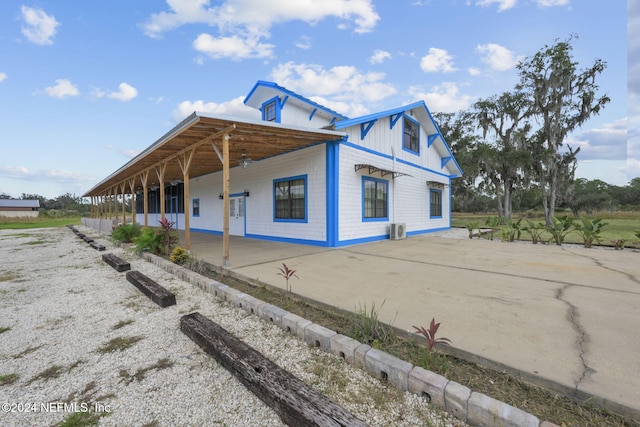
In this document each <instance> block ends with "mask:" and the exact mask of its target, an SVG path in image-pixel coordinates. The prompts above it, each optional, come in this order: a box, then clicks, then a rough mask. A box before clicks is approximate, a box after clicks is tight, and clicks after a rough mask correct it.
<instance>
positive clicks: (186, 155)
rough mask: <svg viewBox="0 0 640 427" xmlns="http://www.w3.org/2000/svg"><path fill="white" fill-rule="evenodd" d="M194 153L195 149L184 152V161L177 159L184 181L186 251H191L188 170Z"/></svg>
mask: <svg viewBox="0 0 640 427" xmlns="http://www.w3.org/2000/svg"><path fill="white" fill-rule="evenodd" d="M195 152H196V150H195V149H194V150H192V151H187V152H185V153H184V159H181V158H180V157H178V163H179V164H180V169H182V177H183V181H184V201H183V204H184V240H185V244H184V245H185V247H186V249H187V250H189V249H191V231H190V230H189V228H190V227H191V223H190V220H189V218H190V217H191V209H190V206H189V168H190V167H191V160H192V159H193V155H194V153H195Z"/></svg>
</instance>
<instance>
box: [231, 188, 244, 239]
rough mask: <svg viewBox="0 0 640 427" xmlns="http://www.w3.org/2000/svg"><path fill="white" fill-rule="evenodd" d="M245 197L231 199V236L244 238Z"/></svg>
mask: <svg viewBox="0 0 640 427" xmlns="http://www.w3.org/2000/svg"><path fill="white" fill-rule="evenodd" d="M244 203H245V199H244V196H237V197H229V234H230V235H232V236H244V212H245V209H244Z"/></svg>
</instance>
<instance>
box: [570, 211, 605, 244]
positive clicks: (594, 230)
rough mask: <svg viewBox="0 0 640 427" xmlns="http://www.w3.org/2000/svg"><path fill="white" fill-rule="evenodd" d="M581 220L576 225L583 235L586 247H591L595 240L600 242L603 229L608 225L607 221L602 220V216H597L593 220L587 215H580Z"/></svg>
mask: <svg viewBox="0 0 640 427" xmlns="http://www.w3.org/2000/svg"><path fill="white" fill-rule="evenodd" d="M580 221H581V222H577V223H576V224H575V225H574V227H575V229H576V231H577V232H578V233H580V235H581V236H582V241H583V243H584V247H585V248H590V247H591V245H593V242H597V243H598V244H600V243H601V241H602V229H603V228H604V227H605V226H606V225H608V223H606V222H602V219H601V218H596V219H594V220H593V221H591V220H589V219H588V218H585V217H580Z"/></svg>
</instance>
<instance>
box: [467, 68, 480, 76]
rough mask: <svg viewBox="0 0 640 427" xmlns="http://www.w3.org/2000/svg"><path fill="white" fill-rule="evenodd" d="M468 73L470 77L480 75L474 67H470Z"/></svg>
mask: <svg viewBox="0 0 640 427" xmlns="http://www.w3.org/2000/svg"><path fill="white" fill-rule="evenodd" d="M468 71H469V75H470V76H479V75H480V73H481V71H480V70H479V69H478V68H476V67H470V68H469V69H468Z"/></svg>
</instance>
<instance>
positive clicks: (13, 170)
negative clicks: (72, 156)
mask: <svg viewBox="0 0 640 427" xmlns="http://www.w3.org/2000/svg"><path fill="white" fill-rule="evenodd" d="M0 176H2V177H3V178H9V179H19V180H23V181H39V182H56V183H76V184H78V183H86V181H87V180H93V179H95V178H93V177H88V176H86V175H82V174H79V173H76V172H70V171H65V170H59V169H38V170H31V169H29V168H26V167H24V166H0Z"/></svg>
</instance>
